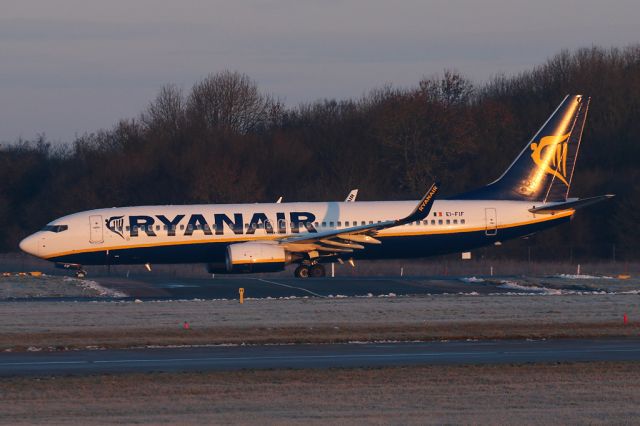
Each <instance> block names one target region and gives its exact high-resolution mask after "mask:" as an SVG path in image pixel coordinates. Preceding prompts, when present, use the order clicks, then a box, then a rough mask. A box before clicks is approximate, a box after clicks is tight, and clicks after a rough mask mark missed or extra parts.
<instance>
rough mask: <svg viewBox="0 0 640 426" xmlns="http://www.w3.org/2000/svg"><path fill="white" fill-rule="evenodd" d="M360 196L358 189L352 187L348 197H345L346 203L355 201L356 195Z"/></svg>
mask: <svg viewBox="0 0 640 426" xmlns="http://www.w3.org/2000/svg"><path fill="white" fill-rule="evenodd" d="M357 196H358V190H357V189H352V190H351V192H349V195H347V198H345V200H344V201H345V203H352V202H354V201H356V197H357Z"/></svg>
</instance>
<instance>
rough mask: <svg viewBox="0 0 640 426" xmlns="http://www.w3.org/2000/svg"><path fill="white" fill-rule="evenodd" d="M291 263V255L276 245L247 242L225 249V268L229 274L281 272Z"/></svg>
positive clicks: (231, 245)
mask: <svg viewBox="0 0 640 426" xmlns="http://www.w3.org/2000/svg"><path fill="white" fill-rule="evenodd" d="M291 261H292V256H291V253H289V252H287V251H286V250H285V249H284V248H283V247H282V246H280V245H278V244H273V243H266V242H264V243H259V242H248V243H236V244H230V245H229V246H228V247H227V258H226V266H227V272H229V273H235V274H238V273H240V274H241V273H252V272H276V271H282V270H284V267H285V265H287V264H288V263H291Z"/></svg>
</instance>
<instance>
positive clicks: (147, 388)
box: [0, 362, 640, 425]
mask: <svg viewBox="0 0 640 426" xmlns="http://www.w3.org/2000/svg"><path fill="white" fill-rule="evenodd" d="M639 367H640V365H639V364H638V363H633V362H628V363H573V364H540V365H538V364H537V365H499V366H498V365H484V366H473V365H470V366H423V367H396V368H374V369H330V370H272V371H251V370H249V371H239V372H215V373H184V374H168V373H166V374H165V373H157V374H123V375H99V376H82V377H57V378H39V379H32V378H31V379H30V378H15V379H4V380H1V381H0V422H1V423H4V424H33V423H52V422H53V423H68V424H83V425H91V424H105V423H136V424H162V423H170V424H178V423H179V424H203V423H209V424H227V423H234V424H252V423H259V424H300V423H312V424H326V423H334V424H347V423H350V424H351V423H355V424H362V423H367V424H371V423H373V424H428V423H491V424H504V423H509V424H514V423H524V424H549V423H554V424H558V423H563V424H577V423H633V422H635V421H637V419H638V415H640V408H639V407H640V368H639Z"/></svg>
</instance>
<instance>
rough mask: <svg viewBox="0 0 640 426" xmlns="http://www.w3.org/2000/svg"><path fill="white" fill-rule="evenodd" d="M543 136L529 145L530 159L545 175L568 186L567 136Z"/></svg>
mask: <svg viewBox="0 0 640 426" xmlns="http://www.w3.org/2000/svg"><path fill="white" fill-rule="evenodd" d="M570 134H571V133H567V134H566V135H554V136H545V137H543V138H542V139H540V142H539V143H535V142H534V143H532V144H531V158H533V161H534V162H535V163H536V164H537V165H538V167H540V168H541V169H542V170H544V171H545V172H546V173H549V174H550V175H553V176H555V177H557V178H558V179H560V180H561V181H562V182H564V184H565V185H567V186H569V183H568V182H567V179H566V178H567V151H568V145H569V135H570Z"/></svg>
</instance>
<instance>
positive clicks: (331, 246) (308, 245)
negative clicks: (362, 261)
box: [279, 183, 438, 257]
mask: <svg viewBox="0 0 640 426" xmlns="http://www.w3.org/2000/svg"><path fill="white" fill-rule="evenodd" d="M437 192H438V184H437V183H434V184H433V185H431V188H429V190H428V191H427V192H426V194H425V195H424V197H422V199H421V200H420V202H419V203H418V205H417V206H416V208H415V209H414V210H413V211H412V212H411V214H409V215H408V216H406V217H404V218H402V219H396V220H387V221H384V222H377V223H373V224H369V225H360V226H352V227H350V228H344V229H332V230H329V231H323V232H314V233H307V234H303V235H297V236H294V237H291V236H290V237H287V238H284V239H282V240H280V241H279V243H280V244H281V245H283V246H284V247H285V248H286V249H287V250H289V251H291V252H294V253H310V254H311V252H316V256H315V257H318V256H319V253H320V252H322V253H325V254H329V255H332V254H339V253H351V252H353V250H361V249H364V248H365V246H364V245H363V244H381V243H382V242H381V241H380V240H378V239H376V238H375V236H376V234H377V233H378V232H379V231H382V230H383V229H387V228H392V227H394V226H400V225H404V224H407V223H410V222H415V221H419V220H423V219H424V218H425V217H427V216H428V215H429V212H430V211H431V207H432V206H433V202H434V201H435V195H436V193H437ZM312 257H313V256H312Z"/></svg>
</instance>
